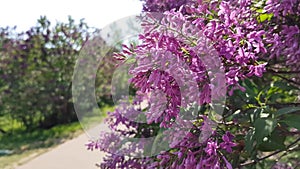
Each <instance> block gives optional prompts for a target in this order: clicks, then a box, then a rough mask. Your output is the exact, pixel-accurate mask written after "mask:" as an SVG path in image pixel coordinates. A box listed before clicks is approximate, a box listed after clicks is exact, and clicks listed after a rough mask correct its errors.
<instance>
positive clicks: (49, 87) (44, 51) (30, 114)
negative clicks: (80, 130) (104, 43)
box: [0, 17, 113, 129]
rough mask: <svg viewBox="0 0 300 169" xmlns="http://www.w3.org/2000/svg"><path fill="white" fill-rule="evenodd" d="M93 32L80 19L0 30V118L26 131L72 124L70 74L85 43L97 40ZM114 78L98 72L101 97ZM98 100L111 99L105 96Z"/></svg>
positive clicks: (43, 19) (106, 71)
mask: <svg viewBox="0 0 300 169" xmlns="http://www.w3.org/2000/svg"><path fill="white" fill-rule="evenodd" d="M94 31H95V30H94V29H92V28H89V27H88V26H87V24H86V23H84V21H83V20H80V22H79V23H75V21H74V20H73V19H72V18H71V17H69V20H68V22H67V23H56V25H54V26H53V25H51V24H50V21H49V20H48V19H47V18H46V17H41V18H40V19H39V20H38V22H37V25H36V26H34V27H32V28H31V29H30V30H28V31H26V32H22V33H17V32H16V30H15V28H0V45H1V50H0V52H1V53H0V76H1V79H0V94H1V95H0V102H1V106H0V111H1V108H2V109H3V110H2V111H1V113H0V116H1V114H2V115H3V114H9V115H10V116H11V117H12V118H13V119H15V120H17V121H19V122H21V123H23V124H24V126H25V127H26V129H34V128H37V127H41V128H50V127H52V126H55V125H56V124H63V123H69V122H72V121H76V120H77V116H76V113H75V111H74V108H73V104H72V92H71V88H72V76H73V69H74V66H75V64H76V60H77V59H78V56H79V53H80V50H81V49H82V47H83V46H84V44H85V43H86V42H87V41H88V39H92V38H95V37H94V36H93V33H94ZM86 57H92V56H88V55H87V56H86ZM110 59H111V57H108V59H107V60H110ZM112 73H113V72H112V69H103V68H102V67H100V71H99V73H98V74H100V75H99V76H97V77H99V78H101V79H102V80H101V82H102V83H101V84H99V85H98V86H99V87H100V89H99V90H100V93H101V88H102V89H105V88H109V86H110V84H109V79H110V77H111V74H112ZM101 74H103V76H101ZM105 90H107V89H105ZM99 97H100V98H101V97H108V98H109V94H108V93H106V92H105V94H102V95H101V94H100V96H99ZM103 100H105V99H103Z"/></svg>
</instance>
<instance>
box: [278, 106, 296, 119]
mask: <svg viewBox="0 0 300 169" xmlns="http://www.w3.org/2000/svg"><path fill="white" fill-rule="evenodd" d="M296 111H300V107H285V108H282V109H279V110H278V111H277V112H276V113H275V115H276V116H277V117H278V116H281V115H284V114H289V113H293V112H296Z"/></svg>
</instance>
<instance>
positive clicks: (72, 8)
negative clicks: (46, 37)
mask: <svg viewBox="0 0 300 169" xmlns="http://www.w3.org/2000/svg"><path fill="white" fill-rule="evenodd" d="M141 10H142V3H141V2H140V1H139V0H82V1H79V0H50V1H49V0H48V1H46V0H4V1H2V2H1V6H0V27H6V26H17V30H18V31H25V30H28V29H29V28H30V27H31V26H35V25H36V22H37V19H39V18H40V16H41V15H45V16H47V18H48V19H49V20H50V21H51V22H52V23H53V24H54V23H55V22H56V21H60V22H67V20H68V15H70V16H72V18H73V19H75V21H77V22H79V20H80V19H81V18H85V22H86V23H87V24H88V25H89V26H90V27H96V28H103V27H105V26H107V25H109V24H110V23H112V22H114V21H116V20H118V19H121V18H124V17H127V16H131V15H138V14H139V13H140V12H141Z"/></svg>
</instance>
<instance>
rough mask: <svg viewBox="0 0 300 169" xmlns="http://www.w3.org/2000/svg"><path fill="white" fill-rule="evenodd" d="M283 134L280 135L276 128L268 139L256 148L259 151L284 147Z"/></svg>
mask: <svg viewBox="0 0 300 169" xmlns="http://www.w3.org/2000/svg"><path fill="white" fill-rule="evenodd" d="M285 138H286V137H285V136H282V135H280V132H279V131H278V130H275V131H274V132H273V133H272V134H271V136H270V137H268V140H266V141H263V142H262V143H261V144H260V145H259V147H258V149H259V150H261V151H275V150H283V149H285V145H284V141H285Z"/></svg>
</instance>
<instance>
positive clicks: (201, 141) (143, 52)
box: [87, 0, 300, 169]
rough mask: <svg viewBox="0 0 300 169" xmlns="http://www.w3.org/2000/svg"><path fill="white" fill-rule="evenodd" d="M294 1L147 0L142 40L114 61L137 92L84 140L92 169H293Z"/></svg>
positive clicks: (296, 68)
mask: <svg viewBox="0 0 300 169" xmlns="http://www.w3.org/2000/svg"><path fill="white" fill-rule="evenodd" d="M299 4H300V2H299V1H297V0H293V1H284V2H281V1H272V0H267V1H250V0H233V1H221V0H214V1H202V0H198V1H196V0H182V1H172V0H164V1H155V0H145V1H144V11H143V17H142V23H141V25H142V28H143V33H141V34H140V35H139V40H140V41H141V44H139V45H137V46H126V45H124V46H123V51H122V52H120V53H117V54H116V55H115V56H116V59H118V60H119V61H121V62H122V63H126V62H127V61H128V60H132V59H133V60H134V63H133V64H132V63H131V64H132V65H131V68H130V71H129V74H130V75H132V78H131V79H130V83H131V84H133V85H134V87H135V88H136V90H137V92H136V95H135V97H134V99H133V101H132V102H123V103H122V104H121V106H120V107H118V108H116V110H115V111H114V112H111V113H109V114H108V115H109V117H108V119H107V121H106V122H107V123H108V124H109V127H110V128H111V129H112V132H111V133H102V134H101V136H100V138H99V139H98V140H95V141H92V142H90V143H89V144H87V145H88V149H91V150H93V149H100V150H101V151H104V152H106V153H107V154H108V155H107V156H106V157H105V159H104V161H103V162H102V163H101V164H100V165H99V166H100V167H101V168H179V169H180V168H197V169H217V168H227V169H231V168H242V167H249V168H251V167H252V168H253V167H254V168H255V167H258V166H259V167H262V168H264V167H270V166H273V167H272V168H278V167H279V166H281V164H282V163H284V162H287V161H288V163H287V164H286V165H285V164H284V165H285V166H287V167H290V168H292V167H295V168H296V167H297V165H299V162H297V161H298V160H297V159H296V160H293V159H290V156H289V155H288V154H289V153H291V154H292V153H296V154H297V148H299V147H298V146H297V143H298V142H299V134H300V133H299V128H300V127H299V122H297V121H296V120H295V119H299V110H300V108H299V107H298V106H299V100H298V96H297V95H298V94H299V86H300V83H299V80H298V78H297V77H299V76H298V73H299V59H300V58H299V54H300V53H299V51H300V50H299V40H300V39H299V38H300V36H299V8H300V5H299ZM283 81H284V82H283ZM226 96H228V99H226ZM220 104H221V106H220ZM279 137H280V139H278V138H279ZM298 154H299V152H298ZM298 157H299V156H298ZM287 159H288V160H287ZM279 161H281V162H279ZM293 165H294V166H293Z"/></svg>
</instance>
